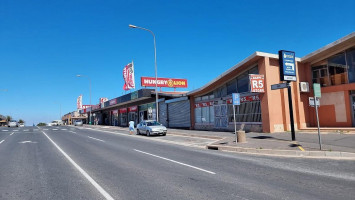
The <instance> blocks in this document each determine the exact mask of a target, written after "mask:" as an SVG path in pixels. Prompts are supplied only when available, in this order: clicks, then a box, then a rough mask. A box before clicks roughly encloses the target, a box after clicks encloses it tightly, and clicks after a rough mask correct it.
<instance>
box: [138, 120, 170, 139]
mask: <svg viewBox="0 0 355 200" xmlns="http://www.w3.org/2000/svg"><path fill="white" fill-rule="evenodd" d="M166 133H167V129H166V127H165V126H163V125H162V124H160V123H159V122H157V121H155V120H144V121H141V122H140V123H139V124H138V125H137V135H140V134H145V135H147V136H151V135H164V136H165V135H166Z"/></svg>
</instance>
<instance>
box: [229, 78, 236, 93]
mask: <svg viewBox="0 0 355 200" xmlns="http://www.w3.org/2000/svg"><path fill="white" fill-rule="evenodd" d="M236 92H237V79H233V80H232V81H230V82H228V83H227V95H228V94H232V93H236Z"/></svg>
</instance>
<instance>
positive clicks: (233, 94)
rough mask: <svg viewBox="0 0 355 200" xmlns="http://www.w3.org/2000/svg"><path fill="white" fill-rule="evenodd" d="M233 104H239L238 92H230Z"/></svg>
mask: <svg viewBox="0 0 355 200" xmlns="http://www.w3.org/2000/svg"><path fill="white" fill-rule="evenodd" d="M232 100H233V105H240V94H239V93H232Z"/></svg>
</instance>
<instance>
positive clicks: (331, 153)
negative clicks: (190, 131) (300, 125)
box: [206, 145, 355, 159]
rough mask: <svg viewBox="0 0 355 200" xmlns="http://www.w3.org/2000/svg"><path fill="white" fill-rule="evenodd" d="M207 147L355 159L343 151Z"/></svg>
mask: <svg viewBox="0 0 355 200" xmlns="http://www.w3.org/2000/svg"><path fill="white" fill-rule="evenodd" d="M206 149H210V150H219V151H231V152H238V153H253V154H261V155H275V156H277V155H279V156H296V157H324V158H346V159H355V153H350V152H341V151H294V150H275V149H255V148H242V147H234V146H224V145H223V146H222V145H207V146H206Z"/></svg>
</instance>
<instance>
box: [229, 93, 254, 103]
mask: <svg viewBox="0 0 355 200" xmlns="http://www.w3.org/2000/svg"><path fill="white" fill-rule="evenodd" d="M250 101H260V95H259V94H257V95H251V96H245V97H240V103H244V102H250ZM227 103H228V104H232V99H228V100H227Z"/></svg>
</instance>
